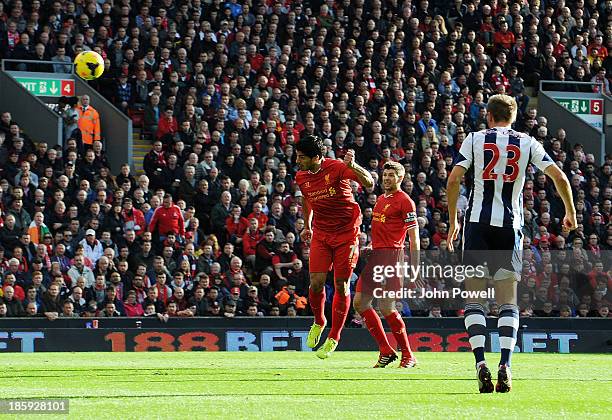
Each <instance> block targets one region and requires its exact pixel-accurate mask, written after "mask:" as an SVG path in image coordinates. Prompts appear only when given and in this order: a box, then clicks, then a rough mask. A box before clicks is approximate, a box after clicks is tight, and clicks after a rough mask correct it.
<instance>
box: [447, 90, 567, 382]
mask: <svg viewBox="0 0 612 420" xmlns="http://www.w3.org/2000/svg"><path fill="white" fill-rule="evenodd" d="M516 109H517V105H516V102H515V100H514V98H512V97H510V96H507V95H494V96H492V97H491V98H490V99H489V102H488V104H487V123H488V126H489V129H488V130H482V131H479V132H477V133H471V134H470V135H468V136H467V138H466V139H465V141H464V142H463V144H462V145H461V149H460V150H459V156H458V158H457V161H456V163H455V167H454V168H453V170H452V172H451V174H450V176H449V178H448V185H447V192H448V211H449V218H450V229H449V237H450V238H452V240H450V241H449V242H448V247H449V249H450V250H451V251H452V250H453V242H452V241H453V240H456V239H457V236H458V234H459V224H458V222H457V198H458V196H459V184H460V182H461V177H462V176H463V175H464V174H465V172H466V171H467V170H468V169H470V168H471V167H473V168H474V187H473V188H472V192H471V193H470V199H469V205H468V208H467V211H466V214H465V218H464V225H463V235H462V236H463V263H464V264H466V265H473V266H476V265H480V264H483V263H484V262H486V263H487V265H488V269H489V273H490V275H491V276H492V277H493V280H494V284H495V298H496V301H497V304H498V305H499V318H498V321H497V328H498V331H499V346H500V349H501V360H500V362H499V368H498V372H497V385H496V387H495V390H496V391H497V392H509V391H510V389H511V388H512V376H511V372H510V359H511V356H512V351H513V350H514V345H515V344H516V335H517V329H518V324H519V310H518V307H517V299H516V294H517V292H516V289H517V282H518V281H519V280H520V273H521V268H522V247H523V235H522V232H521V229H522V227H523V224H524V221H523V197H522V191H523V186H524V183H525V174H526V172H527V168H528V166H529V164H530V163H532V164H534V165H535V166H536V167H537V169H539V170H540V171H543V172H544V173H545V174H546V175H547V176H549V177H550V178H551V179H552V180H553V183H554V184H555V188H556V189H557V192H558V193H559V195H560V196H561V199H562V200H563V204H564V205H565V217H564V218H563V228H564V229H566V230H573V229H575V228H576V225H577V222H576V210H575V209H574V207H573V201H572V191H571V188H570V184H569V181H568V180H567V177H566V176H565V174H564V173H563V172H562V171H561V170H560V169H559V168H558V167H557V165H556V164H555V163H554V162H553V160H552V159H551V158H550V157H549V156H548V155H547V154H546V152H545V151H544V148H543V147H542V145H541V144H540V143H539V142H538V141H537V140H535V139H534V138H533V137H530V136H528V135H526V134H523V133H518V132H516V131H514V130H512V128H511V125H512V123H513V122H514V121H515V119H516ZM484 250H486V251H487V252H486V253H485V252H482V251H484ZM478 251H480V253H479V252H478ZM500 251H501V252H500ZM486 282H487V279H486V278H470V279H466V281H465V288H466V290H484V288H485V287H486ZM464 322H465V328H466V330H467V332H468V336H469V340H470V346H471V347H472V351H473V353H474V357H475V358H476V372H477V377H478V387H479V390H480V392H481V393H491V392H493V382H492V381H491V372H490V370H489V368H488V367H487V364H486V362H485V356H484V348H485V337H486V336H485V333H486V321H485V310H484V306H483V302H482V301H479V300H473V299H472V300H466V305H465V319H464Z"/></svg>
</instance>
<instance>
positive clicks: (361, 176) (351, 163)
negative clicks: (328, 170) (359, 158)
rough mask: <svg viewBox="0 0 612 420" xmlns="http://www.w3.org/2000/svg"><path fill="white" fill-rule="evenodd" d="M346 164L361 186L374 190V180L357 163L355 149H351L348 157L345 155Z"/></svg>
mask: <svg viewBox="0 0 612 420" xmlns="http://www.w3.org/2000/svg"><path fill="white" fill-rule="evenodd" d="M344 163H345V165H346V166H348V167H349V168H350V169H351V170H352V171H353V173H354V174H355V175H356V176H357V181H358V182H359V183H360V184H361V185H363V186H364V187H366V188H372V187H373V186H374V178H372V175H371V174H370V173H369V172H368V171H366V170H365V168H362V167H361V166H360V165H359V164H358V163H357V162H355V151H354V150H353V149H349V151H348V152H346V155H344Z"/></svg>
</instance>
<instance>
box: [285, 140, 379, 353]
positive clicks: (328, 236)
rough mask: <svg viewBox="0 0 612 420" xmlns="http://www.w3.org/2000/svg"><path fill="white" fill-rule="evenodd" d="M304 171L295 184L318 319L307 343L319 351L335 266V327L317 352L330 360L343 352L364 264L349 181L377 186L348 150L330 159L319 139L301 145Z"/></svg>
mask: <svg viewBox="0 0 612 420" xmlns="http://www.w3.org/2000/svg"><path fill="white" fill-rule="evenodd" d="M296 152H297V153H296V154H297V163H298V165H299V167H300V170H299V171H298V173H297V175H296V177H295V180H296V182H297V184H298V185H299V187H300V190H301V192H302V194H303V196H304V206H303V208H304V222H305V227H304V230H303V231H302V233H301V237H302V240H303V241H304V242H308V241H310V242H311V243H310V291H309V293H308V298H309V301H310V307H311V309H312V312H313V314H314V318H315V319H314V324H313V325H312V327H311V328H310V332H309V333H308V338H307V340H306V343H307V345H308V347H310V348H314V347H316V346H317V344H318V343H319V340H320V339H321V333H322V332H323V329H324V328H325V325H326V324H327V321H326V319H325V314H324V310H325V279H326V277H327V273H328V272H329V270H330V269H331V267H332V266H333V268H334V285H335V290H336V291H335V293H334V300H333V303H332V325H331V330H330V332H329V335H328V337H327V340H325V343H323V345H322V346H321V347H320V348H319V349H318V350H317V356H318V357H319V358H321V359H326V358H328V357H329V356H330V355H331V353H332V352H333V351H334V350H335V349H336V347H337V346H338V341H339V340H340V332H341V330H342V327H343V326H344V323H345V322H346V316H347V314H348V311H349V308H350V303H351V296H350V294H349V286H348V281H349V278H350V277H351V275H352V273H353V269H354V268H355V265H356V264H357V259H358V258H359V242H358V236H359V226H360V225H361V210H360V209H359V205H358V204H357V203H356V202H355V199H354V198H353V193H352V190H351V185H350V182H349V181H350V180H354V181H357V182H359V183H360V184H361V185H363V186H364V187H366V188H369V187H372V186H373V185H374V179H373V178H372V175H370V173H368V171H366V170H365V169H364V168H362V167H361V166H359V165H358V164H357V163H355V152H354V151H353V150H349V151H348V152H347V153H346V155H345V157H344V162H342V161H340V160H335V159H325V158H324V156H325V146H324V145H323V141H322V140H321V139H320V138H319V137H317V136H306V137H305V138H304V139H302V140H300V142H299V143H297V144H296Z"/></svg>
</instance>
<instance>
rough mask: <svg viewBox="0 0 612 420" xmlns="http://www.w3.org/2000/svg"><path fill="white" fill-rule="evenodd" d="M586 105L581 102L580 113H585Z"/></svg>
mask: <svg viewBox="0 0 612 420" xmlns="http://www.w3.org/2000/svg"><path fill="white" fill-rule="evenodd" d="M587 109H588V108H587V106H586V102H582V105H580V110H581V111H582V113H585V112H586V111H587Z"/></svg>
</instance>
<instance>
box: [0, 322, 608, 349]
mask: <svg viewBox="0 0 612 420" xmlns="http://www.w3.org/2000/svg"><path fill="white" fill-rule="evenodd" d="M405 321H406V325H407V326H408V330H409V338H410V341H411V345H412V347H413V349H415V350H417V351H436V352H443V351H447V352H455V351H469V343H468V339H467V334H466V333H465V330H464V328H463V319H462V318H407V319H406V320H405ZM311 322H312V319H311V318H269V317H268V318H231V319H225V318H187V319H177V318H174V319H170V320H168V322H167V323H163V322H161V321H159V320H158V319H157V318H100V319H93V318H77V319H74V318H73V319H57V320H55V321H48V320H46V319H19V318H14V319H8V318H7V319H1V320H0V352H91V351H97V352H111V351H112V352H132V351H283V350H294V351H311V349H309V348H308V347H307V346H306V336H307V334H308V329H309V327H310V324H311ZM496 323H497V319H496V318H489V319H488V330H489V334H488V336H487V351H493V352H497V351H499V347H498V340H497V332H496ZM611 325H612V324H611V323H610V320H606V319H601V318H570V319H559V318H555V319H551V318H527V319H521V322H520V330H519V334H518V342H517V346H516V349H515V351H517V352H523V353H532V352H547V353H610V352H612V328H610V327H611ZM96 327H97V328H96ZM388 337H389V339H390V341H391V344H392V345H394V344H395V341H394V339H393V335H392V334H390V333H388ZM339 349H340V350H346V351H375V350H377V349H376V345H375V343H374V340H373V339H372V338H371V337H370V335H369V333H368V331H367V330H366V329H364V328H346V329H345V330H344V331H343V333H342V340H341V342H340V346H339Z"/></svg>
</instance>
